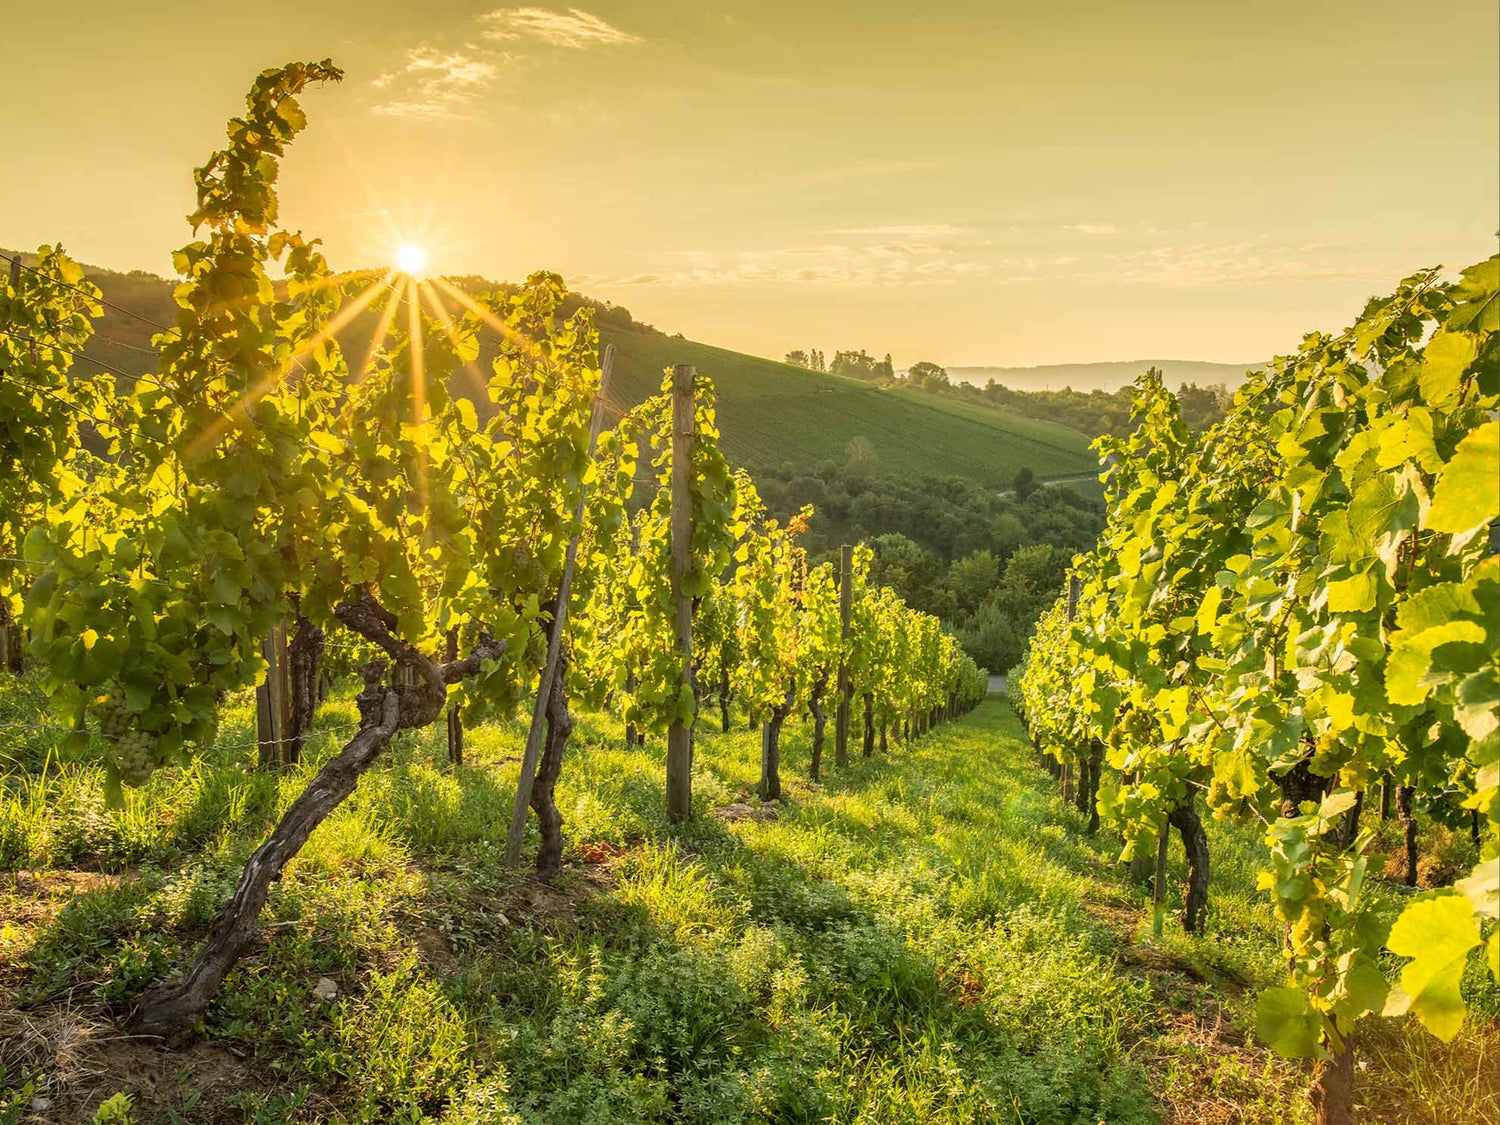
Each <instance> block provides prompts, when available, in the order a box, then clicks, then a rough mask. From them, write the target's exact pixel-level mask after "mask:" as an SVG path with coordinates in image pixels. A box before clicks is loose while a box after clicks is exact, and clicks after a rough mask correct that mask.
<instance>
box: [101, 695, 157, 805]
mask: <svg viewBox="0 0 1500 1125" xmlns="http://www.w3.org/2000/svg"><path fill="white" fill-rule="evenodd" d="M93 712H94V717H95V718H96V719H98V720H99V731H100V733H101V734H103V735H104V737H105V738H107V739H109V740H110V741H111V742H113V743H114V744H115V761H116V763H117V764H118V765H119V767H120V777H121V779H122V780H123V781H124V782H125V784H127V785H144V784H146V782H147V780H148V779H149V778H150V777H151V770H152V768H153V767H154V765H155V762H154V760H153V759H154V755H153V754H152V750H153V740H152V738H151V736H150V735H148V734H146V733H145V732H144V731H139V730H132V729H131V728H130V712H129V710H128V709H127V708H126V706H125V689H124V688H123V687H121V686H120V685H119V684H118V683H116V684H112V685H111V686H110V689H109V691H108V692H106V693H105V694H104V695H101V696H100V697H99V698H98V699H96V700H94V704H93Z"/></svg>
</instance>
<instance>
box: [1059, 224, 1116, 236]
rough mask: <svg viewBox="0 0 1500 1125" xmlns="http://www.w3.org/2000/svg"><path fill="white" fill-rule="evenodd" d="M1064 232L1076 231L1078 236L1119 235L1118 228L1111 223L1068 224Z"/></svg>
mask: <svg viewBox="0 0 1500 1125" xmlns="http://www.w3.org/2000/svg"><path fill="white" fill-rule="evenodd" d="M1063 229H1064V230H1076V231H1077V232H1078V233H1079V234H1119V233H1120V228H1119V227H1117V226H1115V225H1114V224H1113V223H1069V224H1067V226H1065V227H1063Z"/></svg>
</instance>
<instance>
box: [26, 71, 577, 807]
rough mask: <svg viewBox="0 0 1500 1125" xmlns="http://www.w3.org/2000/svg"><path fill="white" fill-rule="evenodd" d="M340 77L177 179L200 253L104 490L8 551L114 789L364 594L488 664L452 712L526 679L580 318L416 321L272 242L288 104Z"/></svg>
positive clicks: (236, 130) (418, 314)
mask: <svg viewBox="0 0 1500 1125" xmlns="http://www.w3.org/2000/svg"><path fill="white" fill-rule="evenodd" d="M339 77H340V74H339V72H338V71H337V69H336V68H334V67H332V66H331V65H330V64H328V63H319V64H305V65H304V64H294V65H291V66H288V67H284V68H280V69H278V70H272V71H267V72H265V73H264V74H262V75H260V76H259V78H257V80H256V82H255V84H254V86H253V87H252V90H251V92H250V94H249V97H248V99H247V104H248V111H247V113H246V114H245V116H243V117H241V118H236V119H234V120H233V121H231V122H230V126H229V144H228V147H226V148H225V149H224V150H222V151H220V152H218V153H216V154H215V155H214V156H213V157H211V158H210V160H209V161H208V163H207V164H206V165H205V166H204V167H203V168H202V169H200V170H199V172H198V173H197V177H196V179H197V185H198V207H197V210H196V211H195V213H194V214H193V216H192V217H191V218H192V222H193V223H194V226H195V229H196V230H197V231H199V232H201V233H202V237H201V238H200V239H199V240H197V241H195V242H193V243H191V244H189V245H188V246H186V247H184V248H183V250H181V251H179V252H178V254H177V255H176V262H177V266H178V269H179V271H180V272H181V273H182V275H183V278H184V280H183V281H182V283H181V284H180V285H179V286H178V288H177V290H176V298H177V304H178V312H177V317H176V324H175V326H174V327H173V329H172V330H171V331H170V332H167V333H164V334H163V335H162V336H160V337H158V338H157V341H156V342H157V345H158V347H159V349H160V359H161V362H160V366H159V368H158V370H157V372H156V373H155V375H154V376H151V377H149V378H145V379H142V380H141V381H140V383H138V385H137V386H136V388H135V389H134V391H133V392H132V394H130V395H129V396H122V398H121V400H120V408H119V410H118V413H119V414H120V415H121V416H122V418H121V422H120V425H118V426H117V427H115V428H114V429H113V430H110V429H105V430H104V431H103V432H104V433H105V434H106V435H108V436H109V439H110V446H109V450H108V452H107V455H106V457H105V458H104V459H103V464H104V468H103V469H101V474H102V475H107V476H108V478H109V485H110V487H109V488H108V489H101V490H100V491H99V494H98V499H99V500H100V501H101V502H100V503H94V504H90V505H89V506H88V507H87V508H86V509H83V510H80V508H79V506H78V505H76V504H75V505H73V506H71V507H68V506H63V505H55V506H53V508H52V509H51V510H50V511H49V512H48V514H47V518H46V520H45V522H44V523H40V524H38V525H36V526H34V527H33V528H32V529H31V531H30V533H29V535H28V539H27V544H26V550H27V555H28V557H29V558H35V559H37V560H39V561H40V562H41V564H42V569H41V571H40V573H39V575H38V577H37V578H36V580H35V582H34V583H33V584H32V586H31V588H30V590H29V592H28V595H27V600H26V617H27V623H28V624H29V625H30V627H31V629H32V636H33V648H34V651H35V653H36V655H37V656H38V657H39V658H40V660H41V662H42V663H43V665H44V667H45V669H46V672H45V677H46V678H45V686H46V688H47V690H48V691H49V694H50V696H51V698H52V702H53V706H54V707H55V708H56V709H57V710H58V711H59V712H60V713H61V714H62V715H63V716H65V717H66V718H67V719H68V720H69V721H71V722H73V723H74V724H76V725H77V727H78V729H79V731H80V737H86V736H87V730H86V725H85V724H86V721H87V719H88V717H89V716H90V715H91V714H92V715H93V717H94V718H95V720H96V721H97V723H98V726H99V729H100V731H101V733H103V734H104V735H105V736H106V738H107V739H108V740H109V741H110V743H111V746H112V749H113V753H112V754H111V757H110V767H111V769H110V778H111V783H112V788H113V790H114V792H115V793H116V794H117V793H118V785H119V783H120V782H121V781H123V782H125V783H129V784H139V783H141V782H143V781H144V780H145V779H146V777H147V776H149V774H150V772H151V771H152V770H153V769H155V768H157V767H158V766H161V765H163V764H166V763H167V762H169V761H171V760H173V759H174V758H175V757H180V756H184V755H187V754H190V753H191V752H192V750H193V748H194V746H195V745H202V744H206V743H208V742H210V741H212V737H213V734H214V727H215V723H216V715H217V705H218V700H219V697H220V696H221V695H222V693H224V692H226V691H230V690H234V689H237V688H241V687H244V686H247V685H249V684H251V683H254V682H255V681H256V680H257V679H258V678H259V677H260V675H261V674H262V672H263V669H264V661H263V659H262V657H261V655H260V645H259V642H260V638H261V637H263V636H264V635H265V634H266V632H267V631H268V629H269V628H270V627H271V625H272V624H273V623H274V622H275V621H277V620H278V619H281V618H283V617H286V616H290V615H291V614H292V613H294V612H297V613H301V614H302V615H304V616H306V617H308V618H309V619H311V620H312V621H314V623H316V624H319V625H323V626H325V627H330V628H331V627H332V626H334V624H335V623H336V622H335V618H334V615H333V609H334V607H335V606H337V605H339V604H340V603H342V602H345V601H349V600H353V599H356V598H358V597H361V596H363V595H370V596H373V597H374V598H375V599H376V601H377V602H379V604H380V605H381V606H382V607H383V608H384V609H385V610H387V611H388V612H389V613H390V614H391V615H393V616H394V619H395V622H396V626H395V631H396V632H397V633H399V634H400V635H401V636H402V637H403V638H405V639H406V640H407V641H408V642H410V643H412V644H415V645H418V646H420V647H422V648H424V649H425V650H426V651H428V652H430V653H439V652H441V651H442V641H443V639H444V637H445V635H446V633H447V631H448V630H449V629H450V628H456V629H458V630H459V632H460V634H461V635H463V636H464V637H465V638H466V639H472V638H473V637H474V636H475V635H476V634H477V632H478V631H479V630H481V629H483V630H487V631H488V632H490V633H491V634H492V635H494V636H495V637H497V638H499V639H503V640H504V641H505V642H506V651H505V656H504V658H503V659H501V660H499V661H490V662H488V663H487V665H486V668H485V669H484V672H483V674H482V675H481V676H479V677H475V678H471V679H470V680H468V682H466V684H465V685H464V687H463V689H462V690H463V692H464V693H465V696H466V701H467V703H468V705H469V707H470V709H471V710H478V711H484V710H487V709H492V708H497V707H498V708H503V707H505V706H508V705H509V704H511V703H513V702H514V700H515V698H516V697H517V696H518V694H519V691H520V690H521V687H522V686H523V682H524V680H525V674H526V673H527V672H529V671H530V670H533V669H534V668H535V667H536V666H537V664H538V662H539V657H538V648H539V646H538V644H537V638H538V637H539V635H540V627H541V624H542V623H543V616H544V609H543V607H544V605H545V603H546V601H547V600H548V599H549V598H550V597H552V596H553V595H554V593H555V590H556V586H557V582H558V578H559V575H560V571H561V564H562V558H563V553H564V549H565V544H566V541H567V538H568V536H569V534H570V533H571V532H572V530H573V529H574V514H573V513H574V511H575V509H576V505H577V499H578V496H579V490H580V488H581V487H582V485H583V483H584V482H585V481H586V480H587V479H588V477H589V475H590V473H591V468H590V461H589V456H588V429H589V415H590V412H591V409H592V404H593V399H594V397H595V395H596V394H597V390H598V383H599V375H600V373H599V370H598V367H597V363H596V352H597V342H596V338H595V334H594V332H593V330H592V327H591V324H590V322H589V317H588V314H587V312H580V313H579V314H575V315H574V316H573V317H572V318H570V319H569V320H568V321H566V322H563V323H559V322H558V320H557V316H556V313H557V310H558V308H559V306H560V305H561V302H562V300H563V297H564V296H565V290H564V288H563V285H562V282H561V280H560V279H559V278H557V276H556V275H553V274H536V275H533V276H532V277H531V278H530V279H529V280H528V282H527V284H526V285H525V286H524V287H522V289H521V290H520V291H519V292H517V293H516V294H514V295H513V296H509V297H493V298H480V299H479V302H478V308H479V309H480V310H482V312H479V311H476V312H473V313H470V314H467V315H466V316H465V317H464V318H462V319H461V320H460V321H458V322H453V321H451V320H450V319H449V318H446V317H444V318H443V320H442V321H434V320H432V319H431V318H429V317H428V316H427V315H426V314H425V313H424V312H423V311H422V308H421V305H420V302H419V301H418V295H419V294H418V290H417V289H416V287H415V285H414V283H412V282H411V281H410V280H409V279H402V280H401V282H399V283H398V282H397V281H396V280H395V279H389V278H387V279H380V278H376V277H359V276H353V277H350V276H342V277H340V276H335V275H333V274H332V273H331V271H330V270H329V268H328V266H327V263H326V262H325V260H324V259H323V257H322V255H321V254H320V253H319V252H318V250H317V248H316V242H315V241H310V240H306V239H304V238H303V237H302V236H300V235H298V234H295V233H291V232H287V231H285V230H282V229H279V228H278V227H277V226H276V220H277V207H276V197H275V182H276V176H277V168H278V162H279V159H280V157H281V156H282V155H283V153H284V152H285V148H286V145H287V144H288V143H289V142H290V141H291V139H292V138H293V137H294V136H295V135H296V134H297V132H298V131H300V129H301V128H302V127H303V125H304V124H305V118H304V117H303V114H302V111H301V109H300V107H299V105H298V101H297V96H298V95H299V94H301V93H302V92H303V91H304V89H305V88H306V87H307V86H309V85H310V84H313V83H317V82H325V81H336V80H337V79H338V78H339ZM272 265H279V267H280V268H281V271H282V273H283V274H284V280H282V281H280V282H277V283H273V282H272V280H271V278H270V276H269V274H268V272H267V271H268V268H269V267H270V266H272ZM361 287H364V289H365V292H364V293H363V294H361V295H360V296H359V297H355V296H354V294H355V291H356V290H358V289H360V288H361ZM372 287H373V289H372ZM381 296H384V297H385V298H386V299H387V300H389V301H398V302H404V303H405V307H406V311H407V316H406V317H405V325H404V327H402V326H401V325H400V324H399V321H400V319H401V318H395V320H394V321H393V323H396V324H397V329H396V331H395V332H394V334H393V335H391V336H390V337H389V338H388V340H387V343H386V346H384V347H383V348H381V349H380V350H379V352H378V353H377V354H376V355H374V356H373V357H372V358H371V362H370V364H369V365H368V367H367V369H365V370H362V371H360V372H358V373H357V375H356V376H355V377H354V378H352V379H351V378H350V373H349V371H348V368H347V365H346V364H345V362H344V358H343V356H342V353H341V352H340V350H339V349H338V347H337V346H336V344H335V342H334V340H333V331H334V326H335V325H336V324H337V323H338V322H339V320H338V318H339V315H340V313H341V311H344V312H346V313H347V312H350V311H357V306H358V305H359V304H360V303H368V302H370V301H372V300H377V299H379V298H380V297H381ZM481 315H482V316H484V317H485V318H487V319H490V320H495V319H499V320H501V321H503V323H504V326H505V329H506V331H505V333H504V335H505V341H506V342H505V345H504V347H503V348H502V349H501V353H500V355H499V356H498V357H497V358H496V360H495V361H494V367H493V373H492V376H491V377H490V379H489V381H488V384H487V391H488V394H489V397H490V399H491V402H492V403H493V404H494V406H495V408H496V409H495V410H494V412H493V417H492V420H491V421H490V422H489V423H487V424H485V425H482V426H481V425H480V424H479V422H478V420H477V418H478V415H477V411H476V410H475V408H474V405H473V404H472V403H471V402H469V401H467V400H464V399H453V398H450V397H449V395H448V392H447V390H446V386H447V381H448V376H449V375H450V374H452V373H453V372H454V371H455V370H456V368H457V366H458V365H460V364H465V363H472V361H473V359H474V357H475V356H476V355H477V352H478V348H477V342H476V340H477V330H478V323H479V319H480V317H481Z"/></svg>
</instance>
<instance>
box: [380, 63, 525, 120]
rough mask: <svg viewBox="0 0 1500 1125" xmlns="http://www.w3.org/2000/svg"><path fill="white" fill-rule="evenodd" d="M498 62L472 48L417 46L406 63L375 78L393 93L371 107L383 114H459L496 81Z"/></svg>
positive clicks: (382, 86)
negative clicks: (444, 49) (455, 48)
mask: <svg viewBox="0 0 1500 1125" xmlns="http://www.w3.org/2000/svg"><path fill="white" fill-rule="evenodd" d="M497 61H498V60H496V59H494V58H491V57H487V56H484V55H481V54H480V53H478V52H476V51H474V50H473V49H472V48H464V49H461V50H456V51H440V50H438V49H436V48H434V47H428V46H421V47H413V48H412V49H411V50H409V51H408V52H407V53H406V65H405V66H403V67H401V69H400V70H395V71H390V72H388V73H386V74H382V75H381V76H380V77H379V78H376V79H375V81H374V82H373V85H374V86H375V87H376V88H377V89H381V90H389V91H391V93H392V96H391V97H389V98H387V99H386V100H384V101H381V102H377V103H376V104H375V105H374V106H372V107H371V109H372V110H373V111H374V112H375V113H377V114H380V115H381V116H382V117H416V118H433V117H453V116H456V115H458V114H460V113H461V112H462V111H463V110H464V109H465V108H466V107H467V106H469V105H470V103H472V102H473V101H474V99H475V98H476V97H478V96H479V94H481V93H482V92H483V91H484V90H485V88H486V87H488V86H489V85H490V83H492V82H494V80H495V78H496V76H497V75H498V74H499V73H500V71H499V67H498V65H497Z"/></svg>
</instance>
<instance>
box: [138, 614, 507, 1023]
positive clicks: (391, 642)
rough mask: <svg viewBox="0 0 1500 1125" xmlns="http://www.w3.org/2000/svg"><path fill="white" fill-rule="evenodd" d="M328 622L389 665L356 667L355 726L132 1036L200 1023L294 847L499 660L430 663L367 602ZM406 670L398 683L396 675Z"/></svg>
mask: <svg viewBox="0 0 1500 1125" xmlns="http://www.w3.org/2000/svg"><path fill="white" fill-rule="evenodd" d="M334 614H335V616H336V617H337V618H338V619H339V620H340V621H341V622H342V623H343V624H345V625H346V626H348V627H349V628H351V629H353V630H354V631H355V632H356V633H359V634H360V635H361V636H363V637H364V638H365V639H366V640H369V641H372V642H374V643H375V644H377V645H379V647H380V648H382V649H383V650H384V651H385V652H386V653H387V655H389V656H390V657H391V659H392V661H393V663H394V668H393V669H392V672H393V675H392V677H391V679H392V680H394V681H396V682H394V683H389V682H386V681H385V669H386V666H385V664H384V663H383V662H379V661H375V662H371V663H370V664H368V665H366V666H365V670H364V678H365V685H364V690H363V691H361V692H360V694H359V696H358V700H357V702H358V704H359V714H360V728H359V730H358V732H357V733H356V734H355V735H354V737H353V738H351V739H350V740H349V742H348V743H347V744H346V745H345V746H344V748H343V749H342V750H341V751H339V753H338V754H336V755H335V756H334V757H333V758H332V759H331V760H330V761H329V762H328V763H327V764H326V765H325V766H324V767H323V768H322V769H321V770H319V771H318V774H317V776H316V777H314V778H313V779H312V781H311V782H310V783H309V784H308V786H307V788H306V789H304V790H303V791H302V793H301V795H300V796H298V797H297V799H296V800H295V801H293V802H292V805H291V807H290V808H288V809H287V811H286V813H285V814H284V815H283V816H282V818H281V820H280V822H279V823H278V824H277V825H276V827H275V828H274V829H273V830H272V832H271V835H270V836H269V837H267V839H266V841H265V843H263V844H261V846H260V847H258V848H256V849H255V852H254V854H253V855H251V857H250V860H249V862H248V863H246V864H245V869H244V871H243V872H241V874H240V879H239V883H238V885H237V886H236V887H235V891H234V895H233V897H232V898H230V900H229V903H228V905H226V906H225V907H224V909H222V910H221V911H219V914H218V916H217V917H216V918H215V919H214V921H213V924H212V926H211V927H210V928H209V933H208V940H207V941H206V942H204V945H203V949H202V951H201V952H200V953H199V954H198V959H197V960H196V961H195V962H194V963H193V966H192V968H191V969H189V970H188V972H187V974H186V975H185V976H184V977H183V978H182V980H180V981H178V982H177V983H175V984H165V983H164V984H159V985H157V986H156V987H154V988H151V989H149V990H148V991H147V992H145V993H144V994H143V995H142V996H141V997H140V999H139V1000H138V1001H137V1003H136V1005H135V1008H134V1009H133V1010H132V1012H131V1014H130V1016H129V1018H128V1019H127V1021H126V1022H127V1027H128V1029H129V1030H130V1031H131V1032H132V1033H134V1034H137V1035H169V1034H172V1033H174V1032H178V1031H181V1030H183V1029H184V1028H188V1027H191V1026H192V1025H193V1024H195V1023H197V1022H198V1021H199V1020H200V1019H202V1017H203V1013H204V1011H205V1010H206V1009H207V1007H208V1004H209V1002H210V1001H211V1000H212V999H213V998H214V996H215V995H216V994H217V993H218V991H219V987H220V986H221V985H222V984H223V983H224V978H225V976H227V975H228V973H229V971H230V969H232V968H233V967H234V965H235V963H236V962H237V961H238V960H239V959H240V957H241V956H243V954H244V952H245V950H246V949H248V948H249V946H250V944H251V943H252V942H253V941H254V940H255V939H256V937H257V936H258V935H259V933H260V927H259V925H258V924H257V923H258V919H259V917H260V912H261V910H262V909H263V908H264V907H265V904H266V898H267V896H268V895H269V894H270V890H271V884H272V883H273V882H275V880H276V879H277V877H278V876H280V874H281V872H282V869H283V868H285V867H286V865H287V863H288V862H289V861H290V860H291V859H292V858H293V857H294V856H295V855H296V854H297V853H298V852H299V851H300V850H301V849H302V845H303V844H305V843H306V842H307V838H308V836H310V835H311V834H312V832H313V830H314V829H315V828H317V826H318V825H319V824H321V823H323V821H324V820H325V819H327V817H328V815H329V814H330V813H332V812H333V810H334V809H336V808H338V806H339V805H340V804H341V803H342V802H343V801H344V799H345V798H347V797H348V796H349V794H350V793H352V792H354V788H355V786H356V785H358V784H359V779H360V776H361V775H362V774H363V773H364V772H365V771H366V770H367V769H369V768H370V766H371V765H373V764H374V762H375V760H376V759H377V758H378V757H379V756H380V754H381V753H382V752H383V751H384V750H385V748H386V747H387V746H389V745H390V742H391V738H392V737H393V736H394V735H395V734H396V732H397V731H399V730H407V729H413V728H417V727H424V726H427V725H429V724H431V723H433V722H434V721H436V719H437V717H438V716H439V715H440V714H442V711H443V704H444V703H445V702H446V700H447V694H448V692H447V685H449V684H455V683H458V682H459V681H460V680H461V679H463V678H464V677H465V676H470V675H473V674H474V673H476V672H478V671H479V668H480V666H481V664H482V663H483V661H484V660H486V659H493V658H495V657H498V656H499V655H500V654H501V653H502V652H503V651H504V644H503V643H502V642H497V641H494V640H491V639H490V638H489V637H488V636H487V635H485V636H482V637H481V639H480V643H479V645H478V646H477V647H476V649H475V651H474V652H473V653H471V654H470V655H469V656H467V657H465V658H464V659H462V660H454V661H449V662H447V663H444V664H439V663H437V662H435V661H433V660H430V659H429V658H428V657H426V656H424V655H423V654H422V653H420V652H418V651H417V650H416V649H415V648H413V647H412V646H411V645H409V644H407V643H406V642H405V641H402V640H400V639H399V638H398V637H397V636H396V635H395V627H396V618H395V616H394V615H393V614H391V613H390V612H389V611H388V610H386V609H385V608H384V607H383V606H381V605H380V604H379V603H377V602H376V601H375V599H374V598H373V597H371V596H370V595H369V594H364V595H362V596H361V597H360V598H359V599H358V600H357V601H354V602H348V603H345V604H343V605H340V606H339V607H338V608H337V609H336V610H335V611H334ZM403 671H405V672H406V673H407V674H406V675H405V676H403V675H401V673H402V672H403Z"/></svg>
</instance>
